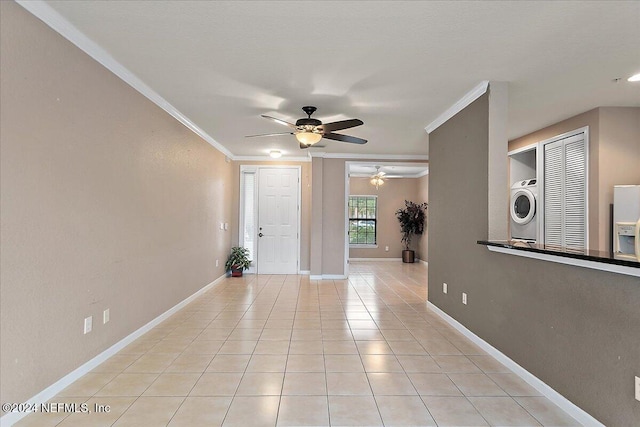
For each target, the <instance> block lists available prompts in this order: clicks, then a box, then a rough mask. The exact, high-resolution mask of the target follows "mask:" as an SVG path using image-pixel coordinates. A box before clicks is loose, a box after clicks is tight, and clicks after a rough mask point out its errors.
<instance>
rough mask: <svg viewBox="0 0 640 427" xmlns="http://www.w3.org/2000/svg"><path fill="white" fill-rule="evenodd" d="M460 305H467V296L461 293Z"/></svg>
mask: <svg viewBox="0 0 640 427" xmlns="http://www.w3.org/2000/svg"><path fill="white" fill-rule="evenodd" d="M462 303H463V304H464V305H467V294H466V293H464V292H463V293H462Z"/></svg>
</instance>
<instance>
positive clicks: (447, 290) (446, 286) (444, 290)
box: [442, 283, 449, 294]
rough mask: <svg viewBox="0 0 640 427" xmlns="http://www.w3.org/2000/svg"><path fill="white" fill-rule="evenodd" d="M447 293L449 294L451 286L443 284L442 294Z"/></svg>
mask: <svg viewBox="0 0 640 427" xmlns="http://www.w3.org/2000/svg"><path fill="white" fill-rule="evenodd" d="M447 292H449V285H447V284H446V283H442V293H443V294H446V293H447Z"/></svg>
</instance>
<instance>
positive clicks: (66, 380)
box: [0, 274, 227, 427]
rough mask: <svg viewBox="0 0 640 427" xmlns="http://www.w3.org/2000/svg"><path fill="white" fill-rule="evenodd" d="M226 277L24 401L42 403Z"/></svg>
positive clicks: (0, 425) (6, 422)
mask: <svg viewBox="0 0 640 427" xmlns="http://www.w3.org/2000/svg"><path fill="white" fill-rule="evenodd" d="M226 277H227V275H226V274H224V275H222V276H220V277H218V278H217V279H216V280H214V281H213V282H211V283H209V284H208V285H206V286H204V287H203V288H202V289H200V290H198V291H197V292H195V293H194V294H193V295H191V296H189V297H187V298H185V299H184V300H182V301H181V302H179V303H178V304H176V305H174V306H173V307H171V308H170V309H169V310H167V311H165V312H164V313H162V314H161V315H160V316H158V317H156V318H155V319H153V320H152V321H150V322H149V323H147V324H146V325H144V326H142V327H141V328H139V329H137V330H136V331H134V332H132V333H131V334H129V335H127V336H126V337H124V338H123V339H121V340H120V341H118V342H117V343H115V344H114V345H112V346H111V347H109V348H108V349H106V350H105V351H103V352H102V353H100V354H98V355H97V356H96V357H94V358H93V359H91V360H89V361H88V362H86V363H84V364H83V365H81V366H80V367H78V368H76V369H75V370H74V371H72V372H70V373H68V374H67V375H65V376H64V377H62V378H60V379H59V380H58V381H56V382H55V383H53V384H51V385H50V386H49V387H47V388H45V389H44V390H42V391H41V392H40V393H38V394H36V395H35V396H33V397H32V398H31V399H29V400H27V401H26V402H25V403H27V404H29V405H33V404H40V403H44V402H46V401H48V400H50V399H51V398H53V397H54V396H55V395H56V394H58V393H60V392H61V391H62V390H64V389H65V388H67V387H68V386H69V385H71V384H72V383H73V382H75V381H76V380H78V379H79V378H81V377H82V376H83V375H84V374H86V373H88V372H89V371H91V370H92V369H94V368H95V367H97V366H98V365H100V364H101V363H103V362H105V361H106V360H107V359H109V358H110V357H111V356H113V355H114V354H116V353H117V352H119V351H120V350H122V349H123V348H125V347H126V346H128V345H129V344H131V343H132V342H133V341H135V340H136V339H138V338H140V337H141V336H142V335H144V334H145V333H147V332H149V331H150V330H151V329H153V328H154V327H156V326H157V325H159V324H160V323H161V322H162V321H164V320H166V319H167V318H169V317H170V316H171V315H173V314H174V313H176V312H177V311H178V310H180V309H181V308H183V307H184V306H186V305H187V304H189V303H190V302H191V301H193V300H194V299H196V298H197V297H199V296H200V295H202V294H203V293H205V292H206V291H208V290H209V289H211V288H212V287H213V286H215V285H217V284H218V283H219V282H221V281H222V279H224V278H226ZM29 414H30V412H9V413H7V414H6V415H4V416H3V417H2V418H0V427H9V426H12V425H13V424H15V423H17V422H18V421H20V420H21V419H22V418H23V417H25V416H27V415H29Z"/></svg>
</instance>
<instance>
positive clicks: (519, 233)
mask: <svg viewBox="0 0 640 427" xmlns="http://www.w3.org/2000/svg"><path fill="white" fill-rule="evenodd" d="M537 198H538V184H537V180H536V179H524V180H522V181H518V182H515V183H514V184H513V185H512V186H511V208H510V213H511V240H521V241H525V242H533V243H535V242H536V241H537V239H538V215H537V213H538V212H537V207H538V206H537V204H538V203H537Z"/></svg>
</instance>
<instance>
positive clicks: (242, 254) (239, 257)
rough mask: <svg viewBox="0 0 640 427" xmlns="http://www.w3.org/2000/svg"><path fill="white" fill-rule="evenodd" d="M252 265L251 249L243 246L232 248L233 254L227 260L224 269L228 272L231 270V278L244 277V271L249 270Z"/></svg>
mask: <svg viewBox="0 0 640 427" xmlns="http://www.w3.org/2000/svg"><path fill="white" fill-rule="evenodd" d="M249 265H251V260H250V259H249V249H247V248H243V247H241V246H234V247H233V248H231V254H230V255H229V258H228V259H227V262H226V264H225V265H224V268H226V270H227V271H229V270H231V277H242V271H243V270H247V269H248V268H249Z"/></svg>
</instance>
